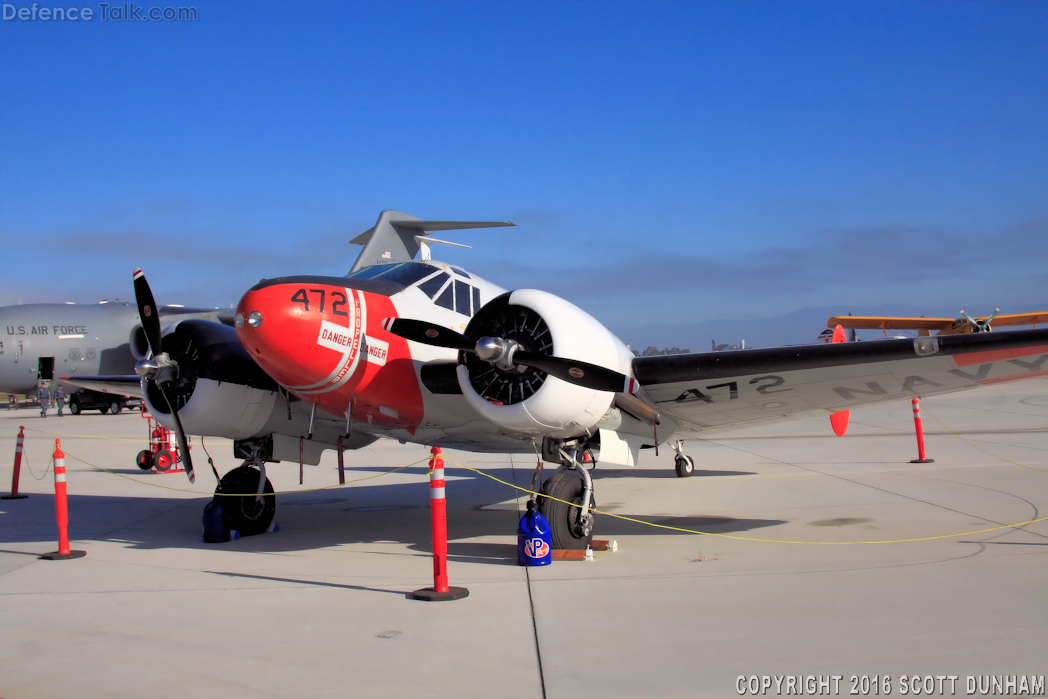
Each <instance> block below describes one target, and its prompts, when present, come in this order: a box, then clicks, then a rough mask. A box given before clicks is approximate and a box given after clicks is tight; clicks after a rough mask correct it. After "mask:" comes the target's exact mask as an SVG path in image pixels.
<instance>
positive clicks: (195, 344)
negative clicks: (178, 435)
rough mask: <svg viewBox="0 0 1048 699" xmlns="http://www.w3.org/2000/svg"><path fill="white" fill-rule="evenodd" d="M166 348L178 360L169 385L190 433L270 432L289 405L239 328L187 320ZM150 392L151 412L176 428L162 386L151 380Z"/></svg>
mask: <svg viewBox="0 0 1048 699" xmlns="http://www.w3.org/2000/svg"><path fill="white" fill-rule="evenodd" d="M163 349H164V351H165V352H166V353H168V354H169V355H170V356H171V358H172V359H173V360H174V361H175V362H177V363H178V378H177V379H176V380H175V381H172V382H171V383H170V384H168V385H167V389H166V390H167V392H168V395H169V397H170V398H171V400H172V401H173V402H174V403H175V405H174V407H175V409H176V410H178V417H179V419H180V420H181V421H182V427H183V428H184V429H185V431H186V434H195V435H202V436H213V437H227V438H229V439H247V438H249V437H254V436H258V435H260V434H263V433H268V432H267V431H266V430H264V429H263V428H264V427H265V426H266V424H267V423H268V422H269V421H270V419H271V418H272V417H274V415H275V414H276V413H277V412H279V410H280V409H283V403H282V402H279V403H278V401H277V398H278V393H277V388H278V386H277V384H276V382H275V381H273V379H271V378H270V377H269V376H268V375H267V374H266V373H265V372H264V371H262V369H261V367H259V366H258V364H256V363H255V361H254V360H253V359H251V357H250V355H248V353H247V351H246V350H245V349H244V347H243V346H242V345H241V344H240V341H239V340H238V339H237V336H236V331H235V330H233V328H230V327H227V326H225V325H221V324H219V323H212V322H209V321H204V320H185V321H182V322H180V323H178V324H177V325H175V326H174V327H173V329H172V330H171V332H170V333H165V335H164V339H163ZM144 396H145V401H146V406H147V407H148V408H149V412H151V413H152V414H153V415H154V417H156V419H157V420H158V421H160V423H161V424H162V425H164V426H165V427H167V428H169V429H173V428H174V420H173V419H172V417H171V409H170V408H169V407H168V405H167V401H166V400H165V398H164V396H163V394H161V393H160V390H159V389H158V388H157V386H156V385H155V384H153V383H152V382H146V390H145V391H144ZM278 406H280V407H279V409H278ZM269 431H271V430H269Z"/></svg>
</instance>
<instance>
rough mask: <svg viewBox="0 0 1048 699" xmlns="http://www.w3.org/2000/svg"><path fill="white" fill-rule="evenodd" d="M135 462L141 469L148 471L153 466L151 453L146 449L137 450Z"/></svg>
mask: <svg viewBox="0 0 1048 699" xmlns="http://www.w3.org/2000/svg"><path fill="white" fill-rule="evenodd" d="M135 463H136V464H137V465H138V467H139V468H140V469H142V470H143V471H148V470H149V469H151V468H153V455H152V454H151V453H150V451H149V450H148V449H143V450H142V451H140V452H138V456H136V457H135Z"/></svg>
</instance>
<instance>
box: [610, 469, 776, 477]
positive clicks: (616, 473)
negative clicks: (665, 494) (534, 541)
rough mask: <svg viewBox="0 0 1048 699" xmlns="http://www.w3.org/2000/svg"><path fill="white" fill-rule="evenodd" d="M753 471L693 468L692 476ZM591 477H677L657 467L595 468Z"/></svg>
mask: <svg viewBox="0 0 1048 699" xmlns="http://www.w3.org/2000/svg"><path fill="white" fill-rule="evenodd" d="M756 475H757V473H756V472H755V471H720V470H717V471H700V470H699V469H695V472H694V473H693V474H692V476H691V477H692V478H711V477H715V476H756ZM593 478H594V479H597V480H600V479H604V478H653V479H662V478H667V479H670V480H676V479H677V478H679V476H678V475H677V472H676V471H674V470H673V469H672V468H667V469H659V470H657V471H654V470H651V469H643V470H642V469H637V470H634V471H627V470H621V469H615V470H612V469H602V468H599V467H598V468H597V469H595V470H594V471H593Z"/></svg>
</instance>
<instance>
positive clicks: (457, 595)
mask: <svg viewBox="0 0 1048 699" xmlns="http://www.w3.org/2000/svg"><path fill="white" fill-rule="evenodd" d="M411 596H412V597H414V598H415V599H417V600H421V601H423V602H450V601H451V600H456V599H462V598H464V597H469V590H467V589H466V588H464V587H448V591H447V592H437V591H436V590H434V589H433V588H432V587H424V588H422V589H421V590H415V591H414V592H412V593H411Z"/></svg>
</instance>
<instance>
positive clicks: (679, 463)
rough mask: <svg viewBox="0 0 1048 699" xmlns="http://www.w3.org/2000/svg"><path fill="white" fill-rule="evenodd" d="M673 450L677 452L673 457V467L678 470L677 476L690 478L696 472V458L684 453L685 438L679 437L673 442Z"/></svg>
mask: <svg viewBox="0 0 1048 699" xmlns="http://www.w3.org/2000/svg"><path fill="white" fill-rule="evenodd" d="M673 451H674V452H676V454H677V455H676V456H675V457H673V467H674V470H676V471H677V478H688V477H689V476H691V475H692V474H693V473H695V459H693V458H691V457H690V456H688V455H687V454H685V453H684V442H683V440H680V439H678V440H677V441H676V442H675V443H674V444H673Z"/></svg>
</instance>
